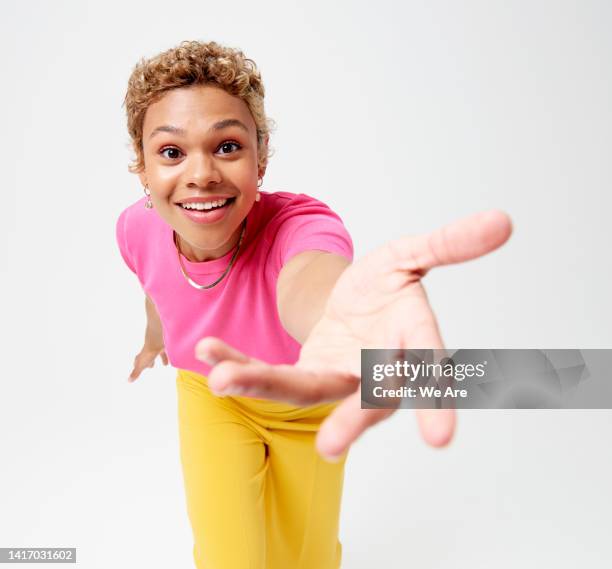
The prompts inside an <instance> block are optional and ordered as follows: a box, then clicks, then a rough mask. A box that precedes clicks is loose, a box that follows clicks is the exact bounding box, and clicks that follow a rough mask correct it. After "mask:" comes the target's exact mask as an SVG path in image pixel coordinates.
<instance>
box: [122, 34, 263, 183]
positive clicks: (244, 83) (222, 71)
mask: <svg viewBox="0 0 612 569" xmlns="http://www.w3.org/2000/svg"><path fill="white" fill-rule="evenodd" d="M206 84H213V85H215V86H218V87H221V88H222V89H224V90H225V91H226V92H227V93H229V94H230V95H234V96H237V97H239V98H240V99H242V100H243V101H244V102H245V103H246V105H247V106H248V108H249V110H250V112H251V115H253V119H254V121H255V126H256V129H257V161H258V166H259V167H260V168H261V169H265V167H266V165H267V163H268V158H269V157H270V156H271V155H272V153H271V152H270V150H269V148H268V145H267V143H266V138H267V136H268V135H269V133H270V132H271V131H272V129H273V128H274V121H273V120H272V119H269V118H267V117H266V113H265V111H264V95H265V91H264V86H263V83H262V81H261V74H260V73H259V71H258V69H257V66H256V65H255V62H254V61H253V60H251V59H247V58H246V57H245V56H244V54H243V53H242V51H240V50H239V49H234V48H230V47H224V46H221V45H219V44H218V43H216V42H214V41H211V42H208V43H204V42H199V41H184V42H181V44H180V45H178V46H177V47H175V48H172V49H169V50H167V51H164V52H163V53H160V54H159V55H156V56H155V57H152V58H150V59H144V58H143V59H142V60H141V61H140V62H139V63H137V64H136V66H135V67H134V70H133V71H132V74H131V75H130V79H129V81H128V89H127V93H126V95H125V100H124V105H125V108H126V113H127V122H128V131H129V133H130V137H131V139H132V146H133V148H134V151H135V153H136V158H135V160H134V161H133V163H132V164H130V166H129V167H128V169H129V171H130V172H133V173H138V172H142V171H143V169H144V154H143V145H142V128H143V124H144V117H145V113H146V111H147V108H148V107H149V105H151V104H152V103H154V102H156V101H158V100H159V99H161V98H162V97H163V96H164V94H165V93H166V92H167V91H169V90H171V89H177V88H179V87H187V86H190V85H206Z"/></svg>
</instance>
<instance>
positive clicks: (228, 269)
mask: <svg viewBox="0 0 612 569" xmlns="http://www.w3.org/2000/svg"><path fill="white" fill-rule="evenodd" d="M246 222H247V220H246V218H245V219H244V223H243V224H242V230H241V231H240V238H239V239H238V246H237V247H236V250H235V251H234V254H233V255H232V258H231V259H230V262H229V265H228V266H227V269H225V271H223V274H222V275H221V276H220V277H219V278H218V279H217V280H216V281H215V282H214V283H211V284H209V285H200V284H198V283H196V282H195V281H194V280H192V278H191V277H190V276H189V275H188V274H187V271H186V270H185V267H184V266H183V261H182V259H181V249H180V247H179V244H178V241H177V237H176V232H174V231H173V232H172V234H173V239H174V245H175V247H176V252H177V254H178V261H179V266H180V267H181V273H183V276H184V277H185V280H186V281H187V282H188V283H189V284H190V285H191V286H192V287H193V288H197V289H198V290H204V289H207V288H212V287H214V286H216V285H218V284H219V283H220V282H221V281H222V280H223V279H224V278H225V276H226V275H227V274H228V273H229V272H230V269H231V268H232V265H233V264H234V261H235V260H236V257H237V256H238V251H240V246H241V245H242V239H243V237H244V231H245V229H246Z"/></svg>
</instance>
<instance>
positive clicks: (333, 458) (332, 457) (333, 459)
mask: <svg viewBox="0 0 612 569" xmlns="http://www.w3.org/2000/svg"><path fill="white" fill-rule="evenodd" d="M323 459H324V460H326V461H327V462H333V463H334V464H336V463H338V462H340V461H341V460H342V454H335V455H332V454H330V455H323Z"/></svg>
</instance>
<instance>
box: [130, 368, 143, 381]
mask: <svg viewBox="0 0 612 569" xmlns="http://www.w3.org/2000/svg"><path fill="white" fill-rule="evenodd" d="M140 371H141V370H140V369H139V368H138V366H134V369H132V372H131V373H130V375H129V376H128V381H129V382H132V381H135V380H136V379H138V376H139V375H140Z"/></svg>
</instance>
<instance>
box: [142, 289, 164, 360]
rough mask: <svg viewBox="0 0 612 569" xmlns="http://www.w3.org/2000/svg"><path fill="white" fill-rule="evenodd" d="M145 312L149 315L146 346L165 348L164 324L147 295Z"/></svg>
mask: <svg viewBox="0 0 612 569" xmlns="http://www.w3.org/2000/svg"><path fill="white" fill-rule="evenodd" d="M145 312H146V314H147V328H146V331H145V345H148V346H151V347H161V348H163V347H164V337H163V334H162V324H161V320H160V318H159V314H158V313H157V308H155V304H153V301H152V300H151V299H150V298H149V297H148V296H146V295H145Z"/></svg>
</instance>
